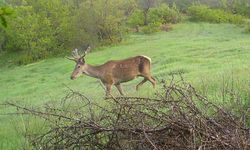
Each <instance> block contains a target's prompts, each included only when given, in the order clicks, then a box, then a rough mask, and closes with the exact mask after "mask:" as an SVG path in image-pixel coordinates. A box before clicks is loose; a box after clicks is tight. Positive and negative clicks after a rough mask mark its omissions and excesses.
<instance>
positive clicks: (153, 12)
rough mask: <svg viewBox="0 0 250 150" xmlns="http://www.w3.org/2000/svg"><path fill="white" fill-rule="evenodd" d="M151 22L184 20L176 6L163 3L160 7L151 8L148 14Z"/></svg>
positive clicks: (163, 22)
mask: <svg viewBox="0 0 250 150" xmlns="http://www.w3.org/2000/svg"><path fill="white" fill-rule="evenodd" d="M148 18H149V22H151V23H154V22H160V23H162V24H165V23H178V22H180V21H181V20H182V16H181V13H180V12H179V10H178V9H177V8H175V7H173V8H170V7H169V6H168V5H166V4H163V5H161V6H160V7H158V8H151V9H150V10H149V14H148Z"/></svg>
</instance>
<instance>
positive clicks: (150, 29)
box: [142, 22, 161, 34]
mask: <svg viewBox="0 0 250 150" xmlns="http://www.w3.org/2000/svg"><path fill="white" fill-rule="evenodd" d="M160 25H161V23H159V22H156V23H150V24H148V25H147V26H144V27H142V32H143V33H145V34H151V33H154V32H158V31H160Z"/></svg>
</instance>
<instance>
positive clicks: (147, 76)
mask: <svg viewBox="0 0 250 150" xmlns="http://www.w3.org/2000/svg"><path fill="white" fill-rule="evenodd" d="M90 50H91V47H90V46H88V47H87V49H85V50H84V51H83V53H82V54H80V53H79V51H78V49H75V50H73V51H72V55H71V57H67V58H68V59H69V60H72V61H74V62H75V63H76V65H75V68H74V70H73V72H72V74H71V76H70V79H72V80H75V79H76V78H77V77H79V76H81V75H82V74H85V75H87V76H90V77H94V78H97V79H100V81H101V82H102V83H103V85H104V86H105V88H106V98H109V96H111V87H112V86H113V85H114V86H115V87H116V88H117V90H118V91H119V93H120V94H121V95H122V96H124V92H123V89H122V87H121V83H124V82H128V81H131V80H133V79H135V78H136V77H144V79H143V80H142V81H141V82H140V83H139V84H138V85H136V91H138V89H139V87H140V86H142V85H143V84H144V83H145V82H147V81H149V82H151V84H152V85H153V88H155V86H156V80H155V78H154V77H153V76H152V75H151V72H150V71H151V70H150V69H151V58H149V57H148V56H144V55H140V56H135V57H130V58H127V59H123V60H109V61H107V62H106V63H104V64H101V65H98V66H93V65H90V64H87V63H86V62H85V56H86V54H87V53H88V52H89V51H90Z"/></svg>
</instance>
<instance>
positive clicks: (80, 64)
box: [67, 46, 91, 80]
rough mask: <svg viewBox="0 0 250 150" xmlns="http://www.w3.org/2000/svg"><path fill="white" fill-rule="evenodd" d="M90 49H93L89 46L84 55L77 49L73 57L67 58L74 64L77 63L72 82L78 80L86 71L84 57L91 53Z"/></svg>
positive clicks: (73, 52)
mask: <svg viewBox="0 0 250 150" xmlns="http://www.w3.org/2000/svg"><path fill="white" fill-rule="evenodd" d="M90 49H91V48H90V46H88V47H87V49H86V50H84V51H83V53H82V54H80V53H79V51H78V49H75V50H73V51H72V56H71V57H67V58H68V59H69V60H73V61H74V62H76V65H75V68H74V70H73V72H72V74H71V77H70V78H71V79H72V80H74V79H76V78H77V77H79V76H80V75H81V74H82V73H84V70H85V69H86V64H85V59H84V57H85V56H86V54H87V53H88V52H89V51H90Z"/></svg>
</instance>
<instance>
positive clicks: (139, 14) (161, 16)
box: [128, 4, 182, 34]
mask: <svg viewBox="0 0 250 150" xmlns="http://www.w3.org/2000/svg"><path fill="white" fill-rule="evenodd" d="M144 13H145V12H144V11H142V10H136V11H134V13H133V14H132V15H131V16H130V17H129V18H128V24H129V25H130V26H131V27H134V28H138V26H142V32H143V33H146V34H150V33H153V32H157V31H159V30H160V28H159V27H160V25H162V24H167V23H178V22H180V21H181V20H182V14H181V13H180V12H179V10H178V9H177V8H176V7H172V8H171V7H169V6H168V5H166V4H162V5H160V6H159V7H155V8H149V10H148V13H147V23H148V24H147V25H145V24H144V20H145V18H144V17H145V16H144Z"/></svg>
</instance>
